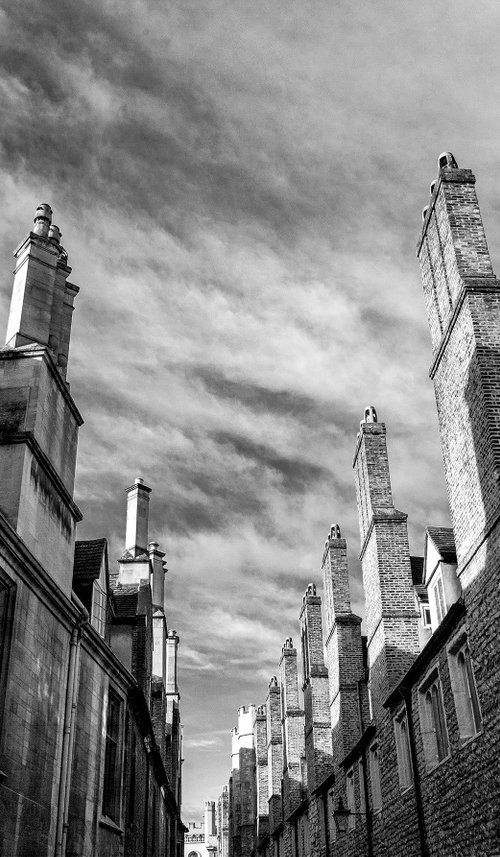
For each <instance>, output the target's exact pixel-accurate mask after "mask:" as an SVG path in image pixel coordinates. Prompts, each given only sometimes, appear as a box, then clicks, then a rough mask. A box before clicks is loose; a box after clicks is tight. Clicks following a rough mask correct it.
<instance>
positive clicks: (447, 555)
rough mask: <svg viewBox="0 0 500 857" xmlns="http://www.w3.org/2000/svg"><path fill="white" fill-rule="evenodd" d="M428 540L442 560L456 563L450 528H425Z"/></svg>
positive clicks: (453, 540)
mask: <svg viewBox="0 0 500 857" xmlns="http://www.w3.org/2000/svg"><path fill="white" fill-rule="evenodd" d="M427 532H428V534H429V538H430V539H431V540H432V542H433V544H434V545H435V547H436V549H437V551H438V552H439V553H440V554H441V557H442V558H443V559H451V560H452V561H455V562H456V557H457V552H456V548H455V539H454V537H453V530H452V528H451V527H427Z"/></svg>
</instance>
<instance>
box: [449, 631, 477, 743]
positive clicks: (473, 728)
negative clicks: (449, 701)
mask: <svg viewBox="0 0 500 857" xmlns="http://www.w3.org/2000/svg"><path fill="white" fill-rule="evenodd" d="M448 663H449V666H450V678H451V687H452V690H453V699H454V702H455V711H456V714H457V721H458V729H459V732H460V738H461V740H462V741H467V740H468V739H469V738H472V737H473V736H474V735H477V733H478V732H480V731H481V710H480V708H479V700H478V696H477V690H476V682H475V680H474V672H473V669H472V663H471V657H470V652H469V646H468V644H467V640H466V639H464V635H462V636H461V638H460V640H459V641H458V644H455V645H452V646H451V647H450V650H449V653H448Z"/></svg>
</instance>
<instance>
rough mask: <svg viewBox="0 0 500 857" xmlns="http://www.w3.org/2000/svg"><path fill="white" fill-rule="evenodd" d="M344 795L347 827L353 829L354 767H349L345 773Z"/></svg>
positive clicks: (354, 818) (354, 805)
mask: <svg viewBox="0 0 500 857" xmlns="http://www.w3.org/2000/svg"><path fill="white" fill-rule="evenodd" d="M345 796H346V805H347V809H348V810H349V813H350V815H349V818H348V820H347V829H348V830H354V829H355V828H356V781H355V778H354V767H352V768H349V770H348V771H347V772H346V775H345Z"/></svg>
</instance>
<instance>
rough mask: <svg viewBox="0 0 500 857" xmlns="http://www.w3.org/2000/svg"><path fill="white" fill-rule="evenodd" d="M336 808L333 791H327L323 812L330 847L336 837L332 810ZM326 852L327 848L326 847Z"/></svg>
mask: <svg viewBox="0 0 500 857" xmlns="http://www.w3.org/2000/svg"><path fill="white" fill-rule="evenodd" d="M335 809H336V804H335V797H334V794H333V791H330V792H328V794H327V796H326V801H325V812H326V820H325V829H326V830H327V831H328V842H329V844H330V847H333V845H334V843H335V841H336V839H337V825H336V824H335V821H334V815H333V813H334V811H335ZM327 853H328V849H327Z"/></svg>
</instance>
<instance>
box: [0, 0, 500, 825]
mask: <svg viewBox="0 0 500 857" xmlns="http://www.w3.org/2000/svg"><path fill="white" fill-rule="evenodd" d="M311 8H312V7H311V5H310V4H300V3H295V4H290V2H289V0H274V2H273V3H272V4H269V3H267V2H264V0H255V2H253V3H248V2H246V0H202V2H200V0H182V2H181V0H173V2H171V3H169V4H167V5H166V4H164V3H163V2H150V0H149V2H146V0H132V2H130V3H128V4H126V6H124V5H123V4H122V3H119V2H118V0H109V2H107V3H106V4H102V3H100V2H97V0H95V2H94V0H82V2H79V3H78V4H71V3H67V2H65V0H54V2H51V4H50V8H49V6H47V4H42V3H40V2H34V0H27V2H22V3H15V2H13V0H7V2H4V3H3V5H2V9H1V10H0V108H1V109H2V125H1V128H0V178H1V180H2V190H3V199H2V205H3V210H4V212H8V216H5V218H4V224H3V229H2V231H1V234H0V252H1V254H2V259H4V260H5V262H4V264H3V265H2V271H4V273H3V274H2V279H1V289H0V305H1V308H2V309H3V311H4V312H5V313H6V312H7V306H8V297H7V296H8V294H9V293H10V285H11V280H10V270H11V255H10V254H11V251H12V248H13V247H15V246H16V245H17V244H18V242H19V241H20V240H21V239H22V237H23V235H25V234H26V232H27V230H28V229H29V227H30V223H31V218H32V216H33V212H34V208H35V206H36V205H37V203H39V202H41V201H42V200H43V201H48V202H50V203H51V204H52V206H53V208H54V212H55V221H56V223H58V225H59V226H60V227H61V229H62V232H63V242H64V244H65V246H66V248H67V250H68V252H69V256H70V263H71V264H72V265H73V267H74V274H73V275H72V279H73V278H74V282H76V283H77V284H79V285H81V292H80V295H79V297H78V301H77V306H76V310H75V321H74V335H73V339H72V346H71V354H70V366H69V373H70V380H71V385H72V391H73V393H74V395H75V397H76V399H77V402H78V404H79V406H80V407H81V410H82V412H83V416H84V418H85V421H86V423H85V425H84V426H83V428H82V431H81V441H80V452H79V472H78V477H77V491H76V493H77V501H78V502H79V504H80V505H81V507H82V509H83V511H84V512H85V520H84V522H83V524H82V526H81V528H80V531H79V532H80V537H82V538H85V537H88V538H93V537H97V536H100V535H105V534H108V536H109V538H110V540H111V544H112V556H113V557H114V556H117V555H119V553H120V552H121V549H122V540H123V532H124V514H125V494H124V489H125V488H126V487H127V485H129V484H130V483H131V482H132V481H133V479H134V477H135V476H136V475H142V476H144V478H145V479H146V481H147V482H148V483H149V484H151V485H152V487H153V494H152V499H151V532H152V533H154V535H155V537H156V538H158V540H159V541H161V542H162V544H163V546H164V547H165V548H166V549H167V555H168V558H169V568H170V572H169V576H168V579H167V589H168V593H169V594H168V598H169V621H170V622H172V623H175V626H176V627H177V628H178V631H179V633H180V636H181V640H182V644H181V645H182V649H181V651H183V652H184V656H185V662H184V663H185V671H184V673H183V681H184V688H183V692H184V699H185V700H186V702H185V709H184V719H185V723H186V736H187V737H188V736H192V737H193V748H194V747H195V746H196V741H198V742H199V741H200V740H202V739H203V740H206V741H208V742H209V743H208V744H205V745H203V746H204V748H205V749H204V753H203V756H204V758H206V762H205V761H202V760H201V759H200V758H199V754H197V753H194V755H193V756H191V760H190V757H189V754H187V762H186V772H187V776H186V788H185V795H186V799H187V803H188V809H187V811H186V814H185V818H189V817H190V814H191V813H196V814H198V811H199V809H200V807H201V805H202V801H204V800H205V799H208V798H215V797H216V796H217V790H218V789H219V787H220V786H221V785H222V783H223V782H224V780H225V779H227V772H228V766H229V736H227V740H226V737H225V736H224V729H227V730H229V729H230V727H231V726H232V725H233V721H234V716H235V710H236V709H237V708H238V707H239V706H240V705H241V704H245V703H248V702H252V701H254V702H261V701H262V699H263V697H264V696H265V691H266V686H267V679H268V676H269V675H272V674H273V672H275V669H276V663H277V659H278V657H279V653H280V646H281V642H282V640H283V639H284V638H285V637H286V636H288V635H289V634H291V635H292V636H294V634H295V633H296V630H295V629H296V617H297V612H298V608H299V606H300V597H301V594H302V592H303V589H304V587H305V585H306V584H307V583H308V582H309V580H315V581H316V582H317V583H319V582H320V581H319V564H320V560H321V552H322V546H323V543H324V539H325V536H326V532H327V530H328V527H329V525H330V524H331V523H332V522H337V521H338V522H339V523H340V524H341V525H342V530H343V532H344V533H346V535H347V537H348V539H349V551H350V558H351V560H350V561H351V569H352V573H353V603H355V605H356V606H355V609H359V610H361V609H362V606H363V605H362V592H361V588H360V569H359V562H358V560H357V558H356V557H357V552H358V549H359V545H358V537H357V519H356V509H355V500H354V488H353V481H352V472H351V460H352V454H353V450H354V446H355V440H356V431H357V427H358V423H359V420H360V418H361V416H362V413H363V408H364V406H365V405H366V404H375V406H376V407H377V409H378V411H379V417H380V418H381V419H384V420H386V421H387V423H388V433H389V455H390V459H391V467H392V477H393V479H392V481H393V487H394V494H395V498H396V502H397V505H398V507H400V508H402V509H403V510H405V511H408V512H409V514H410V534H411V538H412V542H413V543H414V544H413V546H412V547H413V549H414V551H415V552H416V553H418V552H419V551H420V550H421V537H422V530H423V527H424V526H425V525H426V524H428V523H438V524H439V523H441V522H442V523H445V522H446V521H445V518H446V499H445V492H444V489H443V480H442V476H441V460H440V452H439V446H438V440H437V421H436V418H435V414H434V404H433V396H432V386H431V384H430V382H429V379H428V377H427V370H428V364H429V362H430V343H429V339H428V334H427V330H426V319H425V310H424V304H423V300H422V297H421V287H420V282H419V275H418V268H417V264H416V261H415V256H414V253H415V241H416V237H417V236H418V233H419V230H420V225H421V221H420V211H421V209H422V207H423V206H424V205H425V204H426V201H427V198H428V187H429V182H430V180H431V179H432V178H433V177H434V174H435V171H436V158H437V155H438V154H439V153H440V152H441V151H442V150H444V149H450V148H451V149H452V150H454V153H455V155H456V156H457V157H458V160H459V163H460V164H461V165H464V166H471V167H472V168H474V170H475V172H476V173H477V175H478V191H479V195H480V200H481V203H482V208H483V214H484V216H485V222H486V228H487V231H488V237H489V240H490V246H491V249H492V252H493V256H494V258H495V256H496V258H498V257H500V237H499V236H500V232H498V229H497V224H496V219H497V215H498V201H497V197H498V188H497V187H496V183H495V182H494V181H491V180H490V179H491V176H495V175H496V174H497V173H498V166H499V160H500V159H499V155H498V151H497V148H498V147H497V146H496V141H497V140H498V137H499V135H500V118H499V113H498V110H497V103H496V101H497V98H496V90H495V87H494V86H493V85H492V81H494V80H495V79H496V76H497V75H498V73H499V72H500V59H499V54H498V51H497V49H496V41H495V40H496V33H497V32H498V25H499V24H500V6H499V4H498V3H494V2H493V0H486V2H485V3H483V4H482V9H481V16H480V17H478V16H477V11H476V9H475V8H474V7H473V6H471V5H470V4H467V3H466V2H465V0H457V2H456V3H455V4H454V8H453V15H450V12H449V8H448V5H447V4H445V3H435V2H431V0H423V2H422V3H420V4H418V6H417V5H415V6H414V7H413V6H411V4H401V2H399V0H380V2H378V3H376V4H373V3H372V4H368V3H361V4H352V2H348V0H338V2H336V3H331V0H315V3H314V14H311ZM443 33H446V45H447V48H446V50H444V49H443ZM484 56H488V63H484ZM478 93H480V96H481V97H478ZM182 657H183V656H181V672H182V670H183V665H182V664H183V661H182ZM200 687H202V690H203V699H204V704H203V707H201V706H200V705H199V697H198V696H197V692H198V689H199V688H200ZM202 708H203V710H201V709H202ZM211 741H213V743H210V742H211ZM198 746H199V747H200V746H202V745H201V744H199V743H198ZM209 748H213V750H210V749H209ZM190 766H191V767H190Z"/></svg>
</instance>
